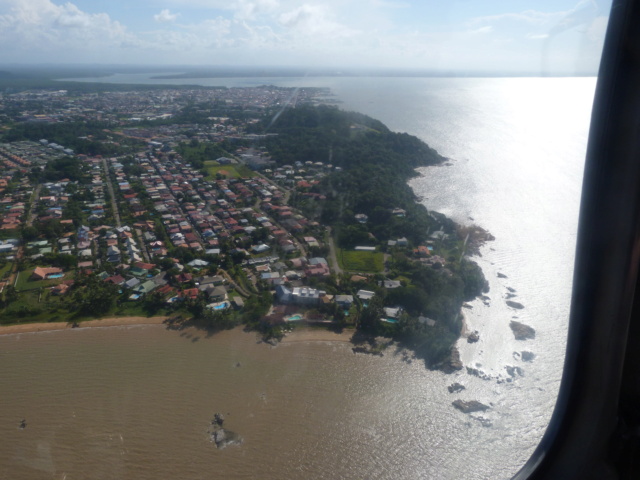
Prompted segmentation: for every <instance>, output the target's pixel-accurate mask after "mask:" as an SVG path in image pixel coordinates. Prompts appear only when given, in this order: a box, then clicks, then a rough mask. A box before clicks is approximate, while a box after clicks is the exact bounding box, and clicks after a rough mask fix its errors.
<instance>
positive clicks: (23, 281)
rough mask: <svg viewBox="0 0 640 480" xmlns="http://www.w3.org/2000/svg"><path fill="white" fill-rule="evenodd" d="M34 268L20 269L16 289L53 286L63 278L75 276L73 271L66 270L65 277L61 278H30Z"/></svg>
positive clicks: (20, 290) (23, 289)
mask: <svg viewBox="0 0 640 480" xmlns="http://www.w3.org/2000/svg"><path fill="white" fill-rule="evenodd" d="M33 270H34V269H33V268H27V269H26V270H21V271H20V275H19V277H18V283H16V290H18V291H19V292H22V291H25V290H37V289H38V288H41V287H45V288H46V287H53V286H54V285H57V284H59V283H60V282H62V281H63V280H66V279H69V278H73V273H72V272H65V274H64V277H61V278H53V279H51V280H30V278H31V274H32V273H33Z"/></svg>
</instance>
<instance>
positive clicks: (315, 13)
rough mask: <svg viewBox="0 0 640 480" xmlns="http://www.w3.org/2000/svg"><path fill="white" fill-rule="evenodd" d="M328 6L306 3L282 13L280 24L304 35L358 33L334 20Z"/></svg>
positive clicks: (348, 34)
mask: <svg viewBox="0 0 640 480" xmlns="http://www.w3.org/2000/svg"><path fill="white" fill-rule="evenodd" d="M330 16H331V15H330V13H329V11H328V9H327V8H325V7H324V6H321V5H309V4H304V5H302V6H300V7H297V8H295V9H293V10H290V11H288V12H285V13H283V14H281V15H280V17H279V20H280V24H281V25H283V26H284V27H286V28H288V29H290V30H293V31H295V32H296V33H297V34H300V35H303V36H324V37H327V38H336V37H347V36H352V35H353V34H355V33H357V32H356V31H355V30H352V29H350V28H348V27H346V26H345V25H342V24H340V23H338V22H335V21H333V20H332V19H331V18H330Z"/></svg>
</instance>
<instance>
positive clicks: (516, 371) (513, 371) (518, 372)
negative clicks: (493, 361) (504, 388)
mask: <svg viewBox="0 0 640 480" xmlns="http://www.w3.org/2000/svg"><path fill="white" fill-rule="evenodd" d="M504 368H505V370H506V371H507V373H508V374H509V376H510V377H516V376H520V377H524V370H522V369H521V368H520V367H513V366H511V365H507V366H506V367H504Z"/></svg>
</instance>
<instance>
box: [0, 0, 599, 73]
mask: <svg viewBox="0 0 640 480" xmlns="http://www.w3.org/2000/svg"><path fill="white" fill-rule="evenodd" d="M610 7H611V0H526V1H525V0H485V1H480V0H73V1H61V0H0V45H1V48H0V64H7V63H30V64H32V63H41V62H46V63H61V64H65V63H74V64H78V63H87V64H96V63H99V64H136V65H140V64H148V65H158V64H167V65H243V66H250V65H272V66H330V67H346V66H357V67H381V66H382V67H392V68H409V69H436V70H457V71H465V70H474V71H479V70H480V71H487V72H530V73H536V72H552V73H562V74H566V73H569V74H570V73H576V72H578V73H588V72H593V73H595V72H596V70H597V66H598V62H599V56H600V51H601V48H602V42H603V38H604V34H605V30H606V24H607V19H608V15H609V9H610Z"/></svg>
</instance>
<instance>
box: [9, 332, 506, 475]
mask: <svg viewBox="0 0 640 480" xmlns="http://www.w3.org/2000/svg"><path fill="white" fill-rule="evenodd" d="M256 340H257V339H256V337H255V335H253V334H249V333H244V332H242V331H240V330H235V331H229V332H222V333H220V334H217V335H215V336H212V337H209V338H207V337H206V336H204V335H203V334H202V333H201V332H198V331H195V330H193V331H185V332H175V331H168V330H166V329H165V328H164V327H163V326H161V325H147V326H129V327H111V328H94V329H73V330H66V331H55V332H40V333H31V334H19V335H6V336H2V337H0V439H1V440H0V443H1V444H0V478H3V479H15V480H19V479H25V480H36V479H67V480H71V479H136V480H137V479H154V480H156V479H205V478H206V479H210V478H234V479H235V478H263V479H274V480H275V479H289V478H301V479H337V478H358V479H363V478H387V479H403V478H407V479H408V478H474V477H477V478H481V477H483V476H484V478H489V477H487V475H489V476H492V475H493V477H492V478H499V477H501V476H504V475H503V474H501V473H500V469H498V471H496V470H495V465H494V466H491V463H494V464H495V462H488V463H487V464H484V462H482V461H480V462H478V461H474V464H470V463H469V459H470V457H472V458H473V457H477V458H488V457H487V456H490V455H491V453H492V446H491V445H490V442H483V441H482V437H483V436H486V435H487V434H488V433H489V431H490V430H492V429H487V428H484V427H482V426H481V425H480V424H479V423H478V422H475V421H474V420H473V418H471V417H469V416H467V415H463V414H461V413H460V412H457V411H456V410H454V409H453V408H452V407H451V404H450V402H451V400H452V399H453V397H452V396H451V395H450V394H449V393H448V392H447V391H446V385H448V384H449V383H451V381H453V380H454V379H455V378H453V377H451V376H448V377H447V376H445V375H443V374H442V373H440V372H431V371H428V370H426V369H425V367H424V365H423V364H422V363H420V362H417V361H414V362H413V363H411V364H408V363H407V362H405V361H403V359H402V357H401V356H399V355H394V353H393V351H388V352H387V353H386V354H385V356H384V357H374V356H368V355H356V354H354V353H353V352H352V351H351V345H350V344H348V343H340V342H310V341H309V342H307V341H305V342H297V343H290V344H282V345H279V346H278V347H275V348H274V347H270V346H268V345H265V344H262V343H258V342H257V341H256ZM216 412H220V413H223V414H224V415H225V417H226V420H225V427H227V428H228V429H229V430H232V431H234V432H236V433H238V434H239V435H241V436H242V437H243V439H244V442H243V443H242V444H241V445H238V446H235V445H234V446H228V447H226V448H225V449H217V448H216V446H215V444H214V443H212V442H211V441H210V439H209V437H208V435H207V429H208V427H209V424H210V422H211V420H212V418H213V415H214V413H216ZM22 419H25V420H26V428H24V429H21V428H20V422H21V420H22ZM495 433H496V432H495V431H494V432H493V433H492V434H491V435H493V436H495ZM491 435H490V437H491ZM494 453H495V452H494ZM503 458H504V457H503ZM511 468H513V466H511ZM489 469H491V471H492V472H493V473H492V474H488V473H487V472H488V470H489ZM494 474H495V475H494Z"/></svg>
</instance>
